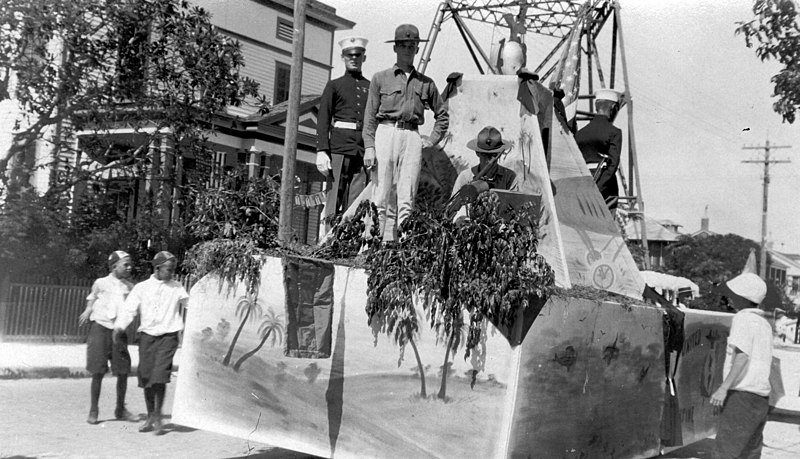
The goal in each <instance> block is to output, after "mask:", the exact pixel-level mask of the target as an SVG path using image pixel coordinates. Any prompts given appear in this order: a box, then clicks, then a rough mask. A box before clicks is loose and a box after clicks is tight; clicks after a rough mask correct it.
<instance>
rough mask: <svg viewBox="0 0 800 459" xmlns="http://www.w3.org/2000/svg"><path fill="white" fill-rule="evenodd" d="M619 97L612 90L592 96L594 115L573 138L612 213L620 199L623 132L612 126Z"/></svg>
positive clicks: (600, 91)
mask: <svg viewBox="0 0 800 459" xmlns="http://www.w3.org/2000/svg"><path fill="white" fill-rule="evenodd" d="M621 97H622V93H620V92H619V91H615V90H613V89H599V90H597V92H595V96H594V100H595V111H596V112H597V113H596V114H595V116H594V118H593V119H592V120H591V121H590V122H589V124H587V125H586V126H584V127H583V128H581V129H580V130H579V131H578V132H577V133H576V134H575V141H576V142H577V144H578V148H580V150H581V153H582V154H583V159H584V161H586V165H587V166H588V167H589V172H590V173H591V174H592V175H593V176H594V177H595V181H596V182H597V188H598V189H599V190H600V194H602V195H603V199H605V201H606V204H607V205H608V208H609V210H611V211H612V212H614V210H616V208H617V200H618V196H619V186H618V185H617V169H618V168H619V161H620V152H621V149H622V131H621V130H620V129H619V128H618V127H616V126H614V124H613V122H614V118H615V117H616V116H617V110H619V102H620V98H621Z"/></svg>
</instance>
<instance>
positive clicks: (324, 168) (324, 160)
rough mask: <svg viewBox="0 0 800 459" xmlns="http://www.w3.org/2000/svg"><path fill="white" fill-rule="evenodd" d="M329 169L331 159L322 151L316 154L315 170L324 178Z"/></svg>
mask: <svg viewBox="0 0 800 459" xmlns="http://www.w3.org/2000/svg"><path fill="white" fill-rule="evenodd" d="M330 169H331V158H329V157H328V153H326V152H324V151H318V152H317V170H318V171H319V173H320V174H322V175H324V176H325V177H327V176H328V171H330Z"/></svg>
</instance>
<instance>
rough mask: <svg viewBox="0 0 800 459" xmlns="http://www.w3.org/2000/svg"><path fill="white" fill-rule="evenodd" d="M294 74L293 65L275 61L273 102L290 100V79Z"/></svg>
mask: <svg viewBox="0 0 800 459" xmlns="http://www.w3.org/2000/svg"><path fill="white" fill-rule="evenodd" d="M291 74H292V67H291V66H290V65H288V64H284V63H283V62H276V63H275V91H274V94H273V96H272V103H273V104H279V103H281V102H283V101H285V100H289V79H290V77H291Z"/></svg>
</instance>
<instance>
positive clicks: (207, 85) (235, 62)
mask: <svg viewBox="0 0 800 459" xmlns="http://www.w3.org/2000/svg"><path fill="white" fill-rule="evenodd" d="M0 27H2V33H0V69H2V70H0V78H2V84H0V102H2V101H4V100H6V99H9V98H12V99H13V101H15V102H16V103H18V105H19V107H20V108H21V113H22V115H21V117H20V119H17V120H16V122H17V125H16V128H17V133H16V141H15V143H14V145H13V147H12V148H11V149H10V151H9V152H3V156H2V157H0V172H5V171H6V168H7V166H8V163H9V160H10V159H11V158H13V157H14V156H17V155H21V154H23V153H24V152H25V150H26V148H29V146H30V145H31V144H32V143H33V142H34V141H35V140H37V139H45V140H47V141H49V142H52V145H53V148H54V151H55V153H54V156H53V161H55V160H56V158H58V157H59V156H64V154H67V155H73V156H78V154H79V152H80V151H83V150H85V153H86V154H85V155H83V156H82V160H81V163H79V164H78V165H77V166H78V167H74V168H73V169H71V171H70V174H68V175H67V176H64V177H62V180H61V183H60V184H59V185H61V187H60V188H59V187H56V189H55V190H54V191H56V192H58V191H60V190H62V189H66V188H68V187H69V186H70V185H72V184H73V183H75V182H80V181H83V180H88V179H91V178H96V177H98V176H100V175H101V174H103V173H104V172H105V171H107V170H108V169H118V168H127V169H129V170H131V172H134V173H135V172H141V168H142V167H143V165H144V162H145V158H146V156H147V153H148V147H149V146H150V145H152V144H153V142H154V141H155V140H156V139H158V141H160V142H166V143H167V144H168V145H169V146H170V147H171V148H174V151H175V152H176V153H177V154H178V155H180V156H183V157H187V156H188V157H193V158H196V159H203V158H205V157H206V155H207V154H208V152H209V151H210V150H209V147H208V144H207V140H208V136H209V134H210V132H212V131H213V129H214V126H213V120H214V117H215V116H216V115H218V114H219V113H220V112H224V111H225V108H226V107H227V106H229V105H233V106H240V105H242V104H245V103H253V104H254V105H257V107H256V106H254V111H256V109H257V108H262V109H263V108H264V107H266V104H267V101H266V100H265V99H264V98H263V96H260V95H259V94H258V84H257V83H256V82H255V81H253V80H251V79H249V78H245V77H242V76H241V75H240V70H241V68H242V67H243V65H244V60H243V57H242V53H241V50H240V45H239V43H238V42H237V41H236V40H232V39H230V38H228V37H226V36H224V35H223V34H221V33H219V32H218V31H217V30H216V29H215V27H214V26H212V25H211V23H210V22H209V14H208V13H207V12H206V11H205V10H203V9H201V8H198V7H193V6H190V4H189V2H187V1H184V0H158V1H154V0H119V1H105V0H6V1H4V2H2V4H0ZM15 78H16V84H13V83H14V79H15ZM116 128H126V129H129V130H131V131H132V132H133V135H128V136H126V138H125V141H124V142H120V141H117V140H114V139H115V138H113V137H109V133H111V132H112V130H113V129H116ZM78 133H80V138H81V141H80V144H77V143H76V142H75V140H76V138H77V137H76V135H77V134H78ZM95 163H96V164H95ZM89 164H94V166H95V167H92V168H88V167H87V166H88V165H89ZM98 164H99V166H98ZM37 166H38V167H42V166H48V165H44V164H38V165H37ZM3 177H4V180H5V177H6V174H3Z"/></svg>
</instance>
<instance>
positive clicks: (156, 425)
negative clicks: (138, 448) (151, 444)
mask: <svg viewBox="0 0 800 459" xmlns="http://www.w3.org/2000/svg"><path fill="white" fill-rule="evenodd" d="M154 418H155V419H153V430H155V432H156V435H164V434H165V433H167V431H166V430H164V425H163V424H162V423H161V416H154Z"/></svg>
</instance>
